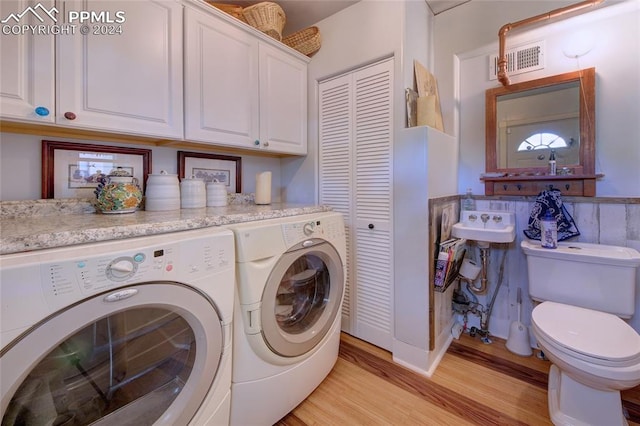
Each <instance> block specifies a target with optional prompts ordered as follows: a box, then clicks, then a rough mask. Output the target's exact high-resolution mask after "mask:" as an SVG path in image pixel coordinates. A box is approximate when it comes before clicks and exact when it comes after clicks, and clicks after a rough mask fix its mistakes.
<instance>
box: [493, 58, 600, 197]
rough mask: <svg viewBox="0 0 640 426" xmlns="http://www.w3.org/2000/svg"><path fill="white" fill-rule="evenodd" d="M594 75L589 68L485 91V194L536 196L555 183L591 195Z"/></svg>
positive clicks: (575, 192) (593, 162) (561, 187)
mask: <svg viewBox="0 0 640 426" xmlns="http://www.w3.org/2000/svg"><path fill="white" fill-rule="evenodd" d="M595 75H596V73H595V68H588V69H583V70H579V71H574V72H570V73H566V74H560V75H555V76H551V77H545V78H541V79H538V80H532V81H527V82H522V83H517V84H513V85H510V86H506V87H496V88H493V89H489V90H487V91H486V103H485V105H486V128H485V131H486V171H487V173H486V174H485V175H484V176H483V178H482V180H484V182H485V194H487V195H496V194H507V195H513V194H517V195H536V194H537V193H539V192H540V190H542V189H545V188H552V187H554V183H555V187H557V188H559V189H561V190H562V191H563V192H566V193H568V194H569V195H584V196H594V195H595V179H596V178H598V177H601V175H596V174H595ZM551 151H554V154H555V157H556V164H557V172H556V174H555V175H551V174H549V156H550V154H551Z"/></svg>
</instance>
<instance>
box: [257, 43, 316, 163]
mask: <svg viewBox="0 0 640 426" xmlns="http://www.w3.org/2000/svg"><path fill="white" fill-rule="evenodd" d="M260 143H261V145H262V146H263V147H264V148H266V149H269V150H271V151H277V152H286V153H289V154H306V153H307V64H306V63H305V62H302V61H300V60H298V59H296V58H295V57H293V56H292V55H288V54H286V53H284V52H282V51H280V50H278V49H276V48H274V47H272V46H270V45H268V44H266V43H260Z"/></svg>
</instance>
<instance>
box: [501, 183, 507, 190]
mask: <svg viewBox="0 0 640 426" xmlns="http://www.w3.org/2000/svg"><path fill="white" fill-rule="evenodd" d="M502 189H504V190H505V191H506V190H507V184H506V183H505V184H503V185H502Z"/></svg>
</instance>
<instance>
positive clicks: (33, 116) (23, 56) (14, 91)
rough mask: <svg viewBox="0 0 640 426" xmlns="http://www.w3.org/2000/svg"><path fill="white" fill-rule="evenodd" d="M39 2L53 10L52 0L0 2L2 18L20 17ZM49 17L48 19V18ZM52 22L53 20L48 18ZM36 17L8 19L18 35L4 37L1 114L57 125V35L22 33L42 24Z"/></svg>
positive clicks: (0, 62) (0, 39) (0, 53)
mask: <svg viewBox="0 0 640 426" xmlns="http://www.w3.org/2000/svg"><path fill="white" fill-rule="evenodd" d="M37 3H39V4H41V5H42V9H43V10H44V9H46V10H51V8H52V7H53V1H52V0H48V1H47V0H44V1H40V2H36V1H27V0H15V1H4V0H3V1H0V19H5V18H9V16H10V15H11V14H16V15H17V14H19V13H21V12H23V11H25V10H27V8H29V7H32V8H33V7H35V6H36V4H37ZM45 18H46V16H45ZM46 19H49V18H46ZM40 23H41V22H39V20H38V19H37V18H36V15H35V14H29V13H27V14H24V15H23V16H22V17H21V18H18V17H17V16H16V19H15V20H11V19H10V20H8V21H7V23H6V27H7V28H9V29H11V28H12V27H13V26H14V25H16V26H15V27H13V28H14V29H15V31H16V32H17V34H2V35H1V36H0V57H1V58H2V59H1V60H0V115H1V116H2V118H9V119H12V120H27V121H39V122H44V123H53V122H54V120H55V94H54V50H53V46H54V36H53V34H49V35H31V33H30V32H24V33H23V32H22V31H20V29H21V27H20V26H21V25H25V24H26V25H37V24H40Z"/></svg>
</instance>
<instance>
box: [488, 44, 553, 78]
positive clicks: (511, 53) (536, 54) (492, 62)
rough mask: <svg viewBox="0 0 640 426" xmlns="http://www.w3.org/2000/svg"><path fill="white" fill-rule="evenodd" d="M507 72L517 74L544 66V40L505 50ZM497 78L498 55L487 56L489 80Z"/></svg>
mask: <svg viewBox="0 0 640 426" xmlns="http://www.w3.org/2000/svg"><path fill="white" fill-rule="evenodd" d="M506 57H507V74H508V75H517V74H523V73H525V72H530V71H535V70H541V69H543V68H544V41H536V42H534V43H530V44H526V45H523V46H518V47H514V48H512V49H509V50H507V51H506ZM497 78H498V55H491V56H489V80H496V79H497Z"/></svg>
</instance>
